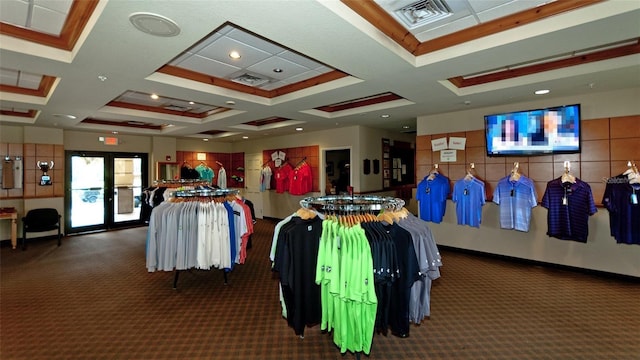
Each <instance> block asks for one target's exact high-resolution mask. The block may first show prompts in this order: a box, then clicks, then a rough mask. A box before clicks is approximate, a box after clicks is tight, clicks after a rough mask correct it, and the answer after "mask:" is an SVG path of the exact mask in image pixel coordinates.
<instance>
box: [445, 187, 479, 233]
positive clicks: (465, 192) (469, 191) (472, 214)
mask: <svg viewBox="0 0 640 360" xmlns="http://www.w3.org/2000/svg"><path fill="white" fill-rule="evenodd" d="M451 200H453V202H454V203H455V204H456V216H457V218H458V225H469V226H472V227H477V228H479V227H480V223H481V222H482V206H483V205H484V204H485V202H486V196H485V192H484V182H482V181H480V180H478V179H476V178H475V177H474V178H471V179H467V177H464V178H462V179H460V180H458V181H456V183H455V184H454V185H453V193H452V196H451Z"/></svg>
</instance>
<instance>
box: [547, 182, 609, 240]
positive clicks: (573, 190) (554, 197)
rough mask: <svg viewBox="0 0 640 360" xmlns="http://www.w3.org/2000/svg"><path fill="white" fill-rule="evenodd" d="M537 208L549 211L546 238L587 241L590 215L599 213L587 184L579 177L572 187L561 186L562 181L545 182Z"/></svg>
mask: <svg viewBox="0 0 640 360" xmlns="http://www.w3.org/2000/svg"><path fill="white" fill-rule="evenodd" d="M564 198H566V202H565V201H563V199H564ZM540 205H542V206H543V207H545V208H546V209H547V210H548V212H547V226H548V230H547V235H549V236H551V237H555V238H558V239H563V240H574V241H579V242H587V237H588V236H589V216H591V215H593V214H595V213H596V212H597V211H598V210H597V209H596V204H595V202H594V200H593V194H592V192H591V186H589V184H587V183H586V182H584V181H582V180H580V179H578V178H576V182H575V183H573V184H572V183H566V184H563V183H562V180H561V178H557V179H554V180H551V181H549V182H548V183H547V188H546V189H545V192H544V196H543V197H542V203H541V204H540Z"/></svg>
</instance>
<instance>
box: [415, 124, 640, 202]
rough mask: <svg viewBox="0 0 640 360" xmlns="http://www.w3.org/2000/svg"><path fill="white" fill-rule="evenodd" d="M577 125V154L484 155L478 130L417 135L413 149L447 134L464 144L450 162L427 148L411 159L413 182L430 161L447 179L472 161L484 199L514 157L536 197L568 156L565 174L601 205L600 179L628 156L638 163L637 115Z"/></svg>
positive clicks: (423, 173)
mask: <svg viewBox="0 0 640 360" xmlns="http://www.w3.org/2000/svg"><path fill="white" fill-rule="evenodd" d="M581 125H582V144H581V147H582V149H581V153H580V154H558V155H546V156H529V157H489V156H486V150H485V143H484V142H485V140H484V131H483V130H474V131H469V132H467V133H459V132H458V133H448V134H431V135H425V136H418V137H417V139H416V140H417V141H416V150H417V151H426V150H428V151H431V139H438V138H442V137H447V138H448V137H450V136H461V137H465V136H466V138H467V148H466V149H465V150H464V151H460V150H459V151H458V153H457V159H458V161H456V162H455V163H440V153H439V152H432V154H431V156H430V157H429V156H420V157H419V158H418V159H417V161H416V162H417V172H416V183H419V182H420V181H421V180H422V179H423V178H424V177H425V176H427V175H428V173H429V171H430V170H431V169H432V167H433V164H438V165H439V168H440V172H441V173H442V174H444V175H446V176H448V177H449V179H450V180H451V182H452V184H453V183H455V181H457V180H458V179H460V178H462V177H463V176H464V173H463V172H462V171H461V169H465V171H466V169H467V168H468V167H469V164H470V163H474V164H475V166H476V173H477V176H478V178H480V179H481V180H484V181H485V188H486V189H487V195H488V201H491V196H492V194H493V188H495V184H496V182H497V181H498V180H499V179H501V178H502V177H504V176H507V175H508V173H509V172H510V170H511V169H512V167H513V164H514V162H518V163H519V165H520V171H521V172H522V173H523V174H525V175H526V176H528V177H529V178H531V179H532V180H533V181H534V185H535V188H536V192H537V195H538V201H540V200H541V199H542V196H543V195H544V191H545V190H546V186H547V183H548V182H549V181H550V180H553V179H555V178H558V177H560V176H561V175H562V173H563V172H564V162H565V161H570V168H571V173H572V174H573V175H574V176H576V177H577V178H579V179H581V180H582V181H585V182H587V183H589V185H590V186H591V190H592V192H593V197H594V200H595V202H596V204H597V205H601V202H602V195H603V193H604V188H605V185H606V179H607V178H609V177H612V176H616V175H619V174H621V173H622V172H624V171H625V170H626V169H627V162H628V161H634V162H635V163H636V165H640V148H639V147H638V144H639V143H640V115H635V116H623V117H616V118H603V119H594V120H584V121H582V123H581ZM452 134H455V135H452ZM429 160H431V161H430V162H429Z"/></svg>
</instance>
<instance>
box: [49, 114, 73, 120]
mask: <svg viewBox="0 0 640 360" xmlns="http://www.w3.org/2000/svg"><path fill="white" fill-rule="evenodd" d="M53 116H55V117H57V118H66V119H71V120H75V119H76V117H75V116H74V115H69V114H53Z"/></svg>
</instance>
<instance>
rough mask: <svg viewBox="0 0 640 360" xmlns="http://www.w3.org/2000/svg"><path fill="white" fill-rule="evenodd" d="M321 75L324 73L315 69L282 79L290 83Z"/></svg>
mask: <svg viewBox="0 0 640 360" xmlns="http://www.w3.org/2000/svg"><path fill="white" fill-rule="evenodd" d="M319 75H322V74H321V73H319V72H317V71H315V70H309V71H306V72H304V73H302V74H298V75H296V76H291V77H288V78H286V79H284V80H282V81H284V82H286V83H289V84H295V83H297V82H300V81H305V80H309V79H311V78H314V77H316V76H319Z"/></svg>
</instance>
